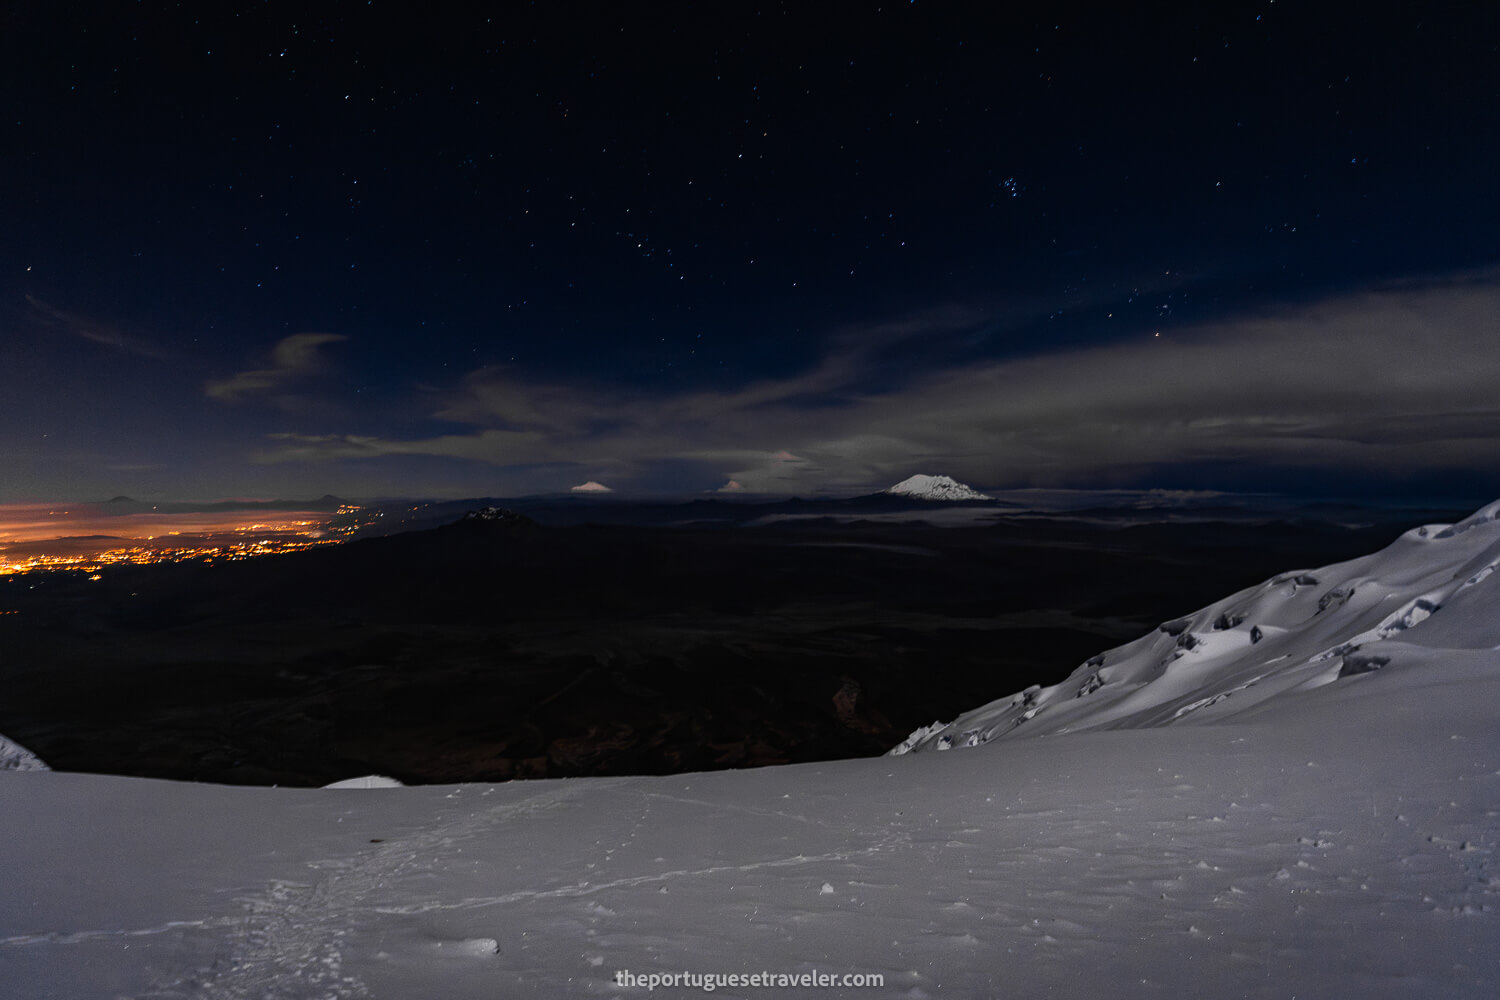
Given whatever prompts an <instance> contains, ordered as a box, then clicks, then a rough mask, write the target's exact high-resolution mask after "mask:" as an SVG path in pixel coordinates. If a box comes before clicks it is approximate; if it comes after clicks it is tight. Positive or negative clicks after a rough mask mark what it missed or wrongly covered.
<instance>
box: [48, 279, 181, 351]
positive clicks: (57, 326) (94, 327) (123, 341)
mask: <svg viewBox="0 0 1500 1000" xmlns="http://www.w3.org/2000/svg"><path fill="white" fill-rule="evenodd" d="M26 303H27V305H29V306H31V309H32V315H33V316H34V317H36V318H37V319H39V320H40V321H41V322H42V323H43V324H44V325H45V326H47V327H49V328H51V329H53V330H57V331H59V332H62V333H68V334H72V335H73V336H75V337H82V338H83V339H84V340H88V341H92V342H93V343H96V344H102V345H104V346H105V347H109V348H113V349H114V350H117V351H123V352H124V353H126V354H133V355H135V356H136V357H141V358H150V359H151V360H153V361H169V360H171V356H170V355H169V354H168V353H167V352H166V351H163V350H161V349H160V348H158V347H157V346H156V345H154V344H152V343H150V342H148V341H146V340H143V339H141V338H140V337H135V336H131V335H129V334H127V333H125V332H124V331H122V330H121V329H120V328H119V327H116V326H111V325H110V324H108V323H102V322H100V321H98V320H95V319H91V318H89V317H87V316H83V315H80V314H78V313H74V312H68V311H67V310H63V309H59V308H57V307H56V306H53V305H50V304H48V303H46V302H43V301H42V300H41V299H39V298H37V297H36V296H34V295H28V296H26Z"/></svg>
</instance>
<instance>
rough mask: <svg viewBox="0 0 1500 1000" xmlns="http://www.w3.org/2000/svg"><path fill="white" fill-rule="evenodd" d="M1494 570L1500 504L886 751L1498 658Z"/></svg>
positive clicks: (1148, 721) (1263, 594) (1055, 729)
mask: <svg viewBox="0 0 1500 1000" xmlns="http://www.w3.org/2000/svg"><path fill="white" fill-rule="evenodd" d="M1497 568H1500V502H1496V503H1493V504H1490V505H1489V506H1487V507H1485V508H1483V509H1481V510H1480V511H1478V512H1477V513H1475V514H1474V515H1472V516H1470V517H1468V518H1466V519H1465V520H1463V521H1460V522H1459V523H1457V524H1454V525H1427V526H1425V527H1420V528H1413V529H1412V530H1411V531H1408V532H1406V533H1405V534H1404V535H1402V536H1401V537H1400V538H1398V539H1397V540H1396V541H1395V542H1394V543H1392V544H1391V545H1389V546H1388V547H1386V548H1385V549H1383V550H1382V551H1380V552H1377V553H1374V554H1373V555H1368V556H1362V557H1360V558H1358V559H1351V560H1349V561H1348V562H1342V563H1336V564H1334V565H1332V566H1324V567H1322V568H1320V569H1314V570H1297V571H1292V572H1289V573H1282V574H1280V575H1279V576H1276V577H1273V578H1272V579H1270V580H1267V581H1266V582H1265V583H1262V584H1260V585H1258V586H1255V587H1250V588H1248V589H1246V590H1242V591H1240V592H1239V593H1237V594H1234V595H1232V596H1230V597H1226V598H1224V599H1223V600H1221V601H1218V602H1216V603H1214V604H1210V605H1209V606H1208V607H1206V608H1202V609H1200V610H1198V611H1196V612H1194V613H1193V614H1190V615H1186V616H1184V617H1182V618H1177V619H1174V620H1172V621H1168V622H1164V623H1162V624H1161V625H1160V626H1159V627H1158V628H1157V629H1156V630H1155V631H1153V632H1151V633H1149V634H1147V635H1144V636H1142V637H1141V638H1139V639H1136V640H1135V641H1134V642H1130V643H1127V644H1126V645H1123V646H1119V647H1117V648H1115V649H1111V650H1109V651H1107V652H1104V653H1101V654H1099V655H1098V656H1095V657H1092V658H1090V659H1089V660H1088V661H1086V662H1085V663H1084V664H1083V665H1082V666H1080V667H1079V668H1078V669H1077V670H1075V671H1073V673H1072V674H1071V675H1070V676H1069V677H1068V679H1067V680H1065V681H1063V682H1062V683H1061V684H1056V685H1053V686H1052V687H1047V688H1043V687H1041V686H1039V685H1038V686H1033V687H1030V688H1027V689H1026V690H1025V691H1021V692H1019V693H1017V694H1015V695H1012V696H1010V697H1008V698H1001V699H1000V700H998V701H994V702H991V703H990V704H988V705H985V706H982V707H980V708H977V709H975V710H973V711H971V712H969V713H967V714H965V715H963V716H960V717H959V718H958V719H957V720H956V721H954V722H952V723H949V724H947V725H942V724H934V725H932V726H928V727H924V728H922V729H919V730H917V731H916V732H914V733H912V734H911V736H909V737H907V739H906V740H905V741H904V742H903V743H902V744H901V745H900V746H898V747H896V748H895V749H894V750H893V751H892V753H898V754H899V753H905V752H907V751H909V750H930V749H936V750H946V749H948V748H950V747H963V746H976V745H978V744H981V743H987V742H989V741H991V740H995V739H1002V738H1010V737H1017V738H1019V737H1026V736H1040V735H1051V734H1056V733H1063V732H1079V731H1082V730H1090V729H1138V728H1151V727H1156V726H1165V725H1172V724H1176V723H1178V722H1184V721H1187V722H1194V723H1196V722H1205V721H1210V720H1222V719H1225V718H1229V717H1234V716H1240V715H1245V714H1247V713H1250V712H1262V711H1265V710H1266V707H1267V703H1268V702H1271V701H1276V702H1278V703H1281V702H1287V701H1290V700H1292V699H1294V698H1296V697H1297V696H1298V695H1300V694H1302V693H1305V692H1307V691H1310V690H1312V689H1314V688H1318V687H1321V686H1323V685H1325V684H1332V683H1335V682H1337V683H1346V682H1348V680H1349V679H1350V678H1357V677H1358V676H1359V675H1361V674H1367V673H1372V672H1374V671H1376V670H1393V671H1407V670H1421V669H1422V667H1423V665H1424V664H1427V663H1430V662H1432V661H1434V660H1435V659H1443V660H1446V661H1449V662H1453V661H1464V660H1469V659H1474V658H1475V657H1481V658H1484V657H1487V658H1489V659H1490V660H1493V659H1494V658H1495V655H1496V654H1495V653H1494V652H1493V651H1494V650H1495V649H1500V613H1497V611H1496V603H1497V597H1500V594H1497V587H1500V578H1496V577H1495V576H1494V574H1495V570H1496V569H1497ZM1356 683H1357V681H1356Z"/></svg>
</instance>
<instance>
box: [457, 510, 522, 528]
mask: <svg viewBox="0 0 1500 1000" xmlns="http://www.w3.org/2000/svg"><path fill="white" fill-rule="evenodd" d="M463 520H464V521H475V522H484V523H489V524H535V523H536V522H535V521H533V520H532V519H531V518H529V517H527V516H526V515H525V514H520V513H517V512H516V511H513V510H509V509H507V508H505V507H480V508H479V509H478V510H471V511H469V512H467V513H466V514H464V516H463Z"/></svg>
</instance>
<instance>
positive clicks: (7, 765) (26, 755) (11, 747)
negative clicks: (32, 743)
mask: <svg viewBox="0 0 1500 1000" xmlns="http://www.w3.org/2000/svg"><path fill="white" fill-rule="evenodd" d="M49 770H51V768H49V767H48V766H47V765H46V764H44V763H42V759H41V758H40V757H38V756H37V755H36V754H34V753H32V752H31V751H30V750H27V749H26V748H25V747H23V746H21V744H19V743H16V742H14V741H12V740H8V739H6V738H5V737H4V736H0V771H49Z"/></svg>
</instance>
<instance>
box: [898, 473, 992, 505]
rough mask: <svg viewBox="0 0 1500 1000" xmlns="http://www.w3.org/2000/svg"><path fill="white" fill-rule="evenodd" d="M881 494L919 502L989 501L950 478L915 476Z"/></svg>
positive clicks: (970, 487) (984, 496)
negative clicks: (914, 499)
mask: <svg viewBox="0 0 1500 1000" xmlns="http://www.w3.org/2000/svg"><path fill="white" fill-rule="evenodd" d="M882 492H885V493H890V494H893V495H894V496H901V497H916V498H917V499H919V500H989V499H990V497H988V496H986V495H985V494H983V493H980V492H979V491H978V490H976V489H974V488H973V487H972V486H966V485H964V484H963V483H961V482H959V481H958V480H956V479H953V478H952V477H950V476H924V475H916V476H912V477H911V478H909V479H903V480H901V482H899V483H897V484H896V485H895V486H892V487H891V488H889V489H887V490H884V491H882Z"/></svg>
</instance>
